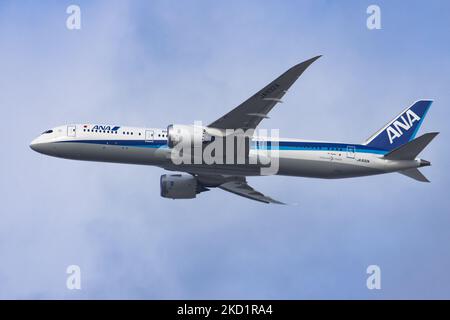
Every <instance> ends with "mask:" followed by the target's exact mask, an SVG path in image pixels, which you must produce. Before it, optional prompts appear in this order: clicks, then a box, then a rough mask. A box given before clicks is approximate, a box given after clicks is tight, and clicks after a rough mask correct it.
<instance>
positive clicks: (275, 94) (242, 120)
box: [208, 56, 321, 130]
mask: <svg viewBox="0 0 450 320" xmlns="http://www.w3.org/2000/svg"><path fill="white" fill-rule="evenodd" d="M320 57H321V56H317V57H314V58H311V59H309V60H306V61H304V62H302V63H299V64H297V65H295V66H293V67H292V68H290V69H289V70H288V71H286V72H285V73H283V74H282V75H281V76H279V77H278V78H277V79H275V80H274V81H272V82H271V83H269V84H268V85H267V86H265V87H264V88H263V89H261V90H260V91H258V92H257V93H256V94H254V95H253V96H251V97H250V98H249V99H247V100H246V101H245V102H243V103H242V104H240V105H239V106H237V107H236V108H235V109H233V110H231V111H230V112H228V113H227V114H226V115H224V116H223V117H221V118H220V119H218V120H216V121H214V122H213V123H211V124H210V125H209V126H208V127H212V128H218V129H243V130H247V129H255V128H256V127H257V126H258V124H259V123H260V122H261V121H262V120H263V119H264V118H267V114H268V113H269V112H270V110H272V108H273V107H274V106H275V105H276V104H277V103H279V102H282V101H281V98H282V97H283V96H284V95H285V93H286V92H287V90H288V89H289V88H290V87H291V86H292V85H293V84H294V82H295V81H296V80H297V79H298V78H299V77H300V76H301V74H302V73H303V72H304V71H305V70H306V69H307V68H308V67H309V66H310V65H311V64H312V63H313V62H314V61H316V60H317V59H319V58H320Z"/></svg>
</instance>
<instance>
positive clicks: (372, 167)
mask: <svg viewBox="0 0 450 320" xmlns="http://www.w3.org/2000/svg"><path fill="white" fill-rule="evenodd" d="M320 57H321V56H320V55H319V56H316V57H314V58H311V59H309V60H306V61H304V62H302V63H299V64H297V65H295V66H293V67H292V68H290V69H289V70H287V71H286V72H284V73H283V74H282V75H281V76H279V77H278V78H276V79H275V80H274V81H272V82H271V83H269V84H268V85H267V86H265V87H264V88H262V89H261V90H260V91H258V92H257V93H255V94H254V95H253V96H251V97H250V98H248V99H247V100H246V101H244V102H243V103H241V104H240V105H239V106H237V107H236V108H234V109H233V110H231V111H230V112H228V113H227V114H225V115H224V116H222V117H221V118H219V119H217V120H216V121H214V122H212V123H211V124H209V125H207V126H198V125H195V124H194V125H169V126H168V127H167V128H141V127H127V126H120V125H98V124H68V125H63V126H58V127H55V128H52V129H49V130H46V131H44V132H43V133H42V134H41V135H39V136H38V137H37V138H36V139H34V140H33V141H32V142H31V144H30V147H31V149H33V150H34V151H37V152H39V153H42V154H45V155H49V156H54V157H60V158H66V159H75V160H86V161H100V162H113V163H126V164H140V165H152V166H157V167H160V168H163V169H165V170H168V171H177V172H181V173H175V174H164V175H162V176H161V178H160V190H161V196H162V197H165V198H170V199H193V198H196V196H197V194H199V193H201V192H205V191H208V190H210V189H211V188H220V189H222V190H225V191H228V192H231V193H234V194H236V195H239V196H242V197H246V198H249V199H252V200H256V201H260V202H263V203H274V204H284V203H283V202H281V201H278V200H275V199H273V198H271V197H269V196H267V195H264V194H263V193H261V192H259V191H257V190H255V189H254V188H252V187H251V186H250V185H249V184H248V182H247V177H249V176H262V175H265V174H263V173H262V169H263V168H265V167H267V163H268V162H270V161H268V162H267V161H266V162H265V163H263V161H262V159H265V160H267V159H269V160H270V159H272V156H271V155H269V156H268V154H271V153H276V157H273V158H276V160H277V168H276V169H277V170H276V172H275V173H274V174H277V175H282V176H297V177H310V178H326V179H337V178H350V177H361V176H369V175H377V174H384V173H391V172H399V173H401V174H403V175H405V176H407V177H410V178H412V179H415V180H417V181H421V182H429V180H428V179H427V178H426V177H425V176H424V175H423V174H422V173H421V172H420V171H419V170H418V168H421V167H425V166H430V165H431V163H430V162H429V161H427V160H423V159H420V158H418V157H417V156H418V155H419V153H420V152H421V151H422V150H423V149H424V148H425V147H426V146H427V145H428V144H429V143H430V142H431V141H432V140H433V139H434V137H435V136H436V135H437V134H438V132H431V133H426V134H424V135H422V136H420V137H418V138H416V134H417V131H418V130H419V128H420V126H421V124H422V122H423V120H424V118H425V116H426V114H427V112H428V110H429V108H430V106H431V104H432V100H429V99H423V100H419V101H416V102H414V103H413V104H412V105H411V106H410V107H407V108H406V109H404V110H403V111H402V112H401V113H400V114H399V115H398V116H396V117H395V118H394V119H393V120H391V121H390V122H388V123H387V124H386V125H385V126H383V127H382V128H381V129H380V130H378V131H376V132H375V133H374V134H373V135H372V136H370V137H369V138H368V139H367V140H366V141H365V142H363V143H343V142H328V141H309V140H308V141H307V140H301V139H284V138H277V137H276V138H270V137H260V136H258V135H253V136H252V132H254V131H252V130H255V129H256V127H257V126H258V125H259V123H260V122H261V121H262V120H263V119H267V118H268V113H269V112H270V111H271V110H272V108H273V107H274V106H275V105H277V104H278V103H281V102H282V100H281V99H282V97H283V96H284V95H285V93H286V92H287V90H288V89H289V88H290V87H291V86H292V85H293V84H294V82H295V81H296V80H297V79H298V78H299V77H300V76H301V75H302V74H303V72H304V71H305V70H306V69H307V68H308V67H309V66H310V65H311V64H312V63H313V62H314V61H316V60H317V59H318V58H320ZM239 130H241V131H239ZM247 131H248V132H250V133H249V134H247V135H245V132H247ZM229 132H233V134H235V137H234V138H233V139H234V140H233V141H236V136H237V137H239V135H240V136H244V139H243V140H241V141H243V143H240V144H239V143H238V145H239V146H240V148H237V147H234V146H233V149H232V150H233V151H235V150H238V149H239V150H241V153H243V154H244V162H236V161H231V162H226V163H224V162H220V161H217V162H214V163H206V162H205V161H203V160H202V161H200V162H199V161H194V162H193V163H192V162H187V161H186V162H182V163H175V162H174V159H173V156H172V155H173V152H174V150H175V149H176V148H177V146H179V145H180V141H188V142H189V141H190V143H191V145H192V141H194V142H195V143H197V146H199V145H200V147H201V150H205V148H207V147H208V145H211V144H212V143H214V141H216V140H217V141H223V140H224V139H226V138H229V137H231V136H232V135H231V134H229ZM234 132H238V133H237V134H236V133H234ZM239 132H241V133H239ZM242 132H244V134H243V133H242ZM253 134H254V133H253ZM227 150H230V149H226V150H225V152H224V153H226V152H228V153H232V152H231V151H227ZM242 150H243V151H242ZM181 154H182V152H181ZM186 154H187V155H189V156H190V157H191V159H193V157H192V154H189V153H186ZM194 154H195V150H194ZM223 156H224V154H221V155H220V157H223ZM251 159H257V160H256V161H253V162H251V163H250V161H249V160H251ZM194 160H196V159H194ZM197 160H198V159H197ZM233 160H236V158H235V157H234V155H233Z"/></svg>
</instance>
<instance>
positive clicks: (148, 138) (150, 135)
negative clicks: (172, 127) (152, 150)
mask: <svg viewBox="0 0 450 320" xmlns="http://www.w3.org/2000/svg"><path fill="white" fill-rule="evenodd" d="M154 136H155V132H154V131H153V130H145V142H153V139H154Z"/></svg>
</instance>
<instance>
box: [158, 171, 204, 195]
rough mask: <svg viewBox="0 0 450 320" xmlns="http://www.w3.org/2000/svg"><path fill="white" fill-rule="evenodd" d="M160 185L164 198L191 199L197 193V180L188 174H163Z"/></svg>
mask: <svg viewBox="0 0 450 320" xmlns="http://www.w3.org/2000/svg"><path fill="white" fill-rule="evenodd" d="M160 185H161V197H164V198H170V199H193V198H195V197H196V196H197V193H199V191H198V190H199V188H198V181H197V178H195V177H193V176H191V175H190V174H163V175H162V176H161V179H160Z"/></svg>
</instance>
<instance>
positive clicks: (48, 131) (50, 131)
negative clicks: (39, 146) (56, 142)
mask: <svg viewBox="0 0 450 320" xmlns="http://www.w3.org/2000/svg"><path fill="white" fill-rule="evenodd" d="M52 132H53V130H47V131H44V132H42V134H47V133H52Z"/></svg>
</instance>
